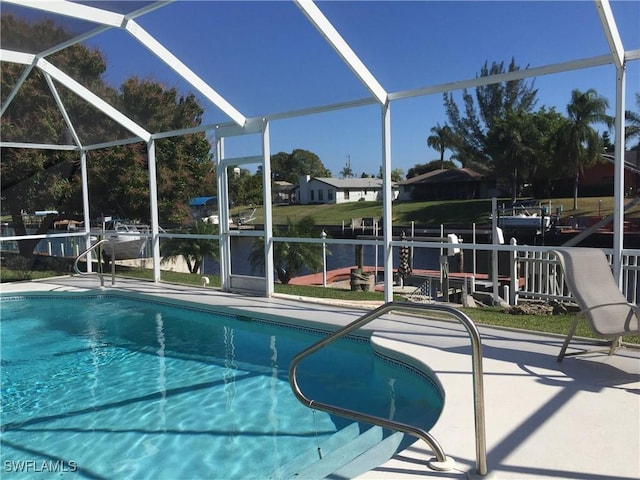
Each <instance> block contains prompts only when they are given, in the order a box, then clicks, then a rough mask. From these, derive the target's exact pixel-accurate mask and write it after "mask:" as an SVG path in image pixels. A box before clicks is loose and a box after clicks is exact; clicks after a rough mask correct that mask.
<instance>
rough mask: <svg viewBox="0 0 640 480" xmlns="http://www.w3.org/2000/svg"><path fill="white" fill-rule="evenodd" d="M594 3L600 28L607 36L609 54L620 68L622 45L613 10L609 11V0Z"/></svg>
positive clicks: (622, 62) (622, 61)
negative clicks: (600, 24)
mask: <svg viewBox="0 0 640 480" xmlns="http://www.w3.org/2000/svg"><path fill="white" fill-rule="evenodd" d="M595 3H596V8H597V9H598V16H599V17H600V22H601V23H602V29H603V30H604V34H605V36H606V37H607V43H608V44H609V50H611V55H612V56H613V59H614V60H615V63H616V67H618V68H620V67H622V65H623V64H624V47H623V45H622V39H621V38H620V33H619V32H618V27H617V25H616V21H615V19H614V17H613V12H612V11H611V5H610V4H609V0H595Z"/></svg>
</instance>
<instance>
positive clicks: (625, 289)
mask: <svg viewBox="0 0 640 480" xmlns="http://www.w3.org/2000/svg"><path fill="white" fill-rule="evenodd" d="M522 248H523V249H518V250H514V251H513V252H512V253H511V268H512V270H511V272H512V273H511V275H510V277H511V285H510V298H509V303H510V304H511V305H514V304H516V303H517V302H518V299H519V298H529V299H541V300H548V299H553V300H558V301H570V300H571V293H570V292H569V291H568V289H567V286H566V284H565V282H564V274H563V272H562V269H561V268H560V264H559V263H558V261H557V260H556V258H555V256H554V255H553V253H551V252H549V251H530V250H526V247H522ZM603 250H604V251H605V253H607V257H608V258H609V261H610V262H611V251H609V250H608V249H603ZM639 258H640V250H623V254H622V293H623V294H624V295H625V296H626V297H627V301H629V302H631V303H638V298H639V297H640V291H639V289H640V284H639V281H638V280H639V276H640V262H639V260H638V259H639ZM521 283H522V284H521Z"/></svg>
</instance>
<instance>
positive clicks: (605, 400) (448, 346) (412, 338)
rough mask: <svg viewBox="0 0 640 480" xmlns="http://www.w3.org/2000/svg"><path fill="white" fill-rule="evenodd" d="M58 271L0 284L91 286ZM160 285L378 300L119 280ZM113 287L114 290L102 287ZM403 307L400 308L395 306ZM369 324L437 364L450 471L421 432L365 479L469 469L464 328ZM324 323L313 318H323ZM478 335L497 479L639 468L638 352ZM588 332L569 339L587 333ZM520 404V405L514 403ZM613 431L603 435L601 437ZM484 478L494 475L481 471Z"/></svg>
mask: <svg viewBox="0 0 640 480" xmlns="http://www.w3.org/2000/svg"><path fill="white" fill-rule="evenodd" d="M89 280H90V281H87V279H85V278H78V277H60V278H56V279H47V280H45V281H37V282H19V284H13V285H10V284H2V285H1V286H0V292H7V291H12V292H20V291H33V290H34V288H35V289H37V290H40V291H58V292H60V291H86V290H96V289H95V286H96V283H97V281H96V279H95V278H93V279H89ZM121 289H123V290H125V291H133V292H140V293H153V294H155V295H160V296H163V297H166V296H171V297H174V298H179V299H184V300H185V301H196V302H197V303H206V304H212V305H221V306H227V307H229V306H232V307H236V308H240V309H243V310H244V309H248V310H251V311H255V312H257V313H260V314H267V315H269V314H270V313H271V314H274V315H277V316H279V317H280V316H290V315H293V314H294V313H295V315H296V316H300V317H301V320H302V321H303V322H304V323H305V324H306V323H307V322H312V323H314V322H317V321H318V320H320V323H321V324H322V325H323V327H322V328H324V326H325V325H329V326H330V328H338V327H339V326H341V325H344V324H346V323H348V322H349V321H353V320H355V319H357V318H358V317H359V316H361V315H362V314H363V313H365V312H366V311H367V310H370V309H371V308H373V307H375V306H377V304H373V305H362V304H358V305H351V306H349V305H344V302H336V303H340V304H339V305H335V304H331V303H330V302H329V303H325V302H308V301H304V300H301V299H296V298H282V297H281V296H278V297H272V298H263V297H247V296H241V295H236V294H227V293H223V292H220V291H216V290H214V289H211V288H207V289H203V288H199V287H186V286H177V285H174V284H166V283H160V284H154V283H151V282H144V281H138V280H130V279H120V278H119V279H118V285H117V286H116V288H115V290H121ZM105 290H107V289H105ZM393 316H394V317H396V314H393ZM393 321H394V323H390V322H389V321H387V320H383V321H378V320H376V321H375V322H374V324H372V325H371V329H367V330H371V331H372V332H373V331H375V333H374V334H373V335H374V341H375V342H376V343H380V344H381V345H383V348H384V349H386V348H392V349H397V350H399V351H400V352H401V353H402V355H406V356H407V357H409V358H415V359H417V361H418V362H420V364H424V365H428V366H429V368H431V369H433V370H434V371H435V372H436V373H437V376H438V378H439V380H440V382H441V383H442V385H443V387H444V390H445V392H446V397H447V400H446V402H445V409H444V411H443V413H442V415H441V417H440V419H439V420H438V423H437V424H436V425H435V427H434V428H433V429H432V430H431V433H432V434H433V436H434V437H435V438H436V439H437V440H438V441H439V442H440V443H441V444H442V446H443V448H444V450H445V452H446V453H447V455H449V456H451V457H452V458H454V460H455V461H456V468H455V470H452V471H449V472H434V471H431V470H428V469H427V468H426V467H425V463H426V461H427V460H428V459H429V458H431V457H432V452H431V451H430V450H429V448H428V447H427V446H426V445H423V444H422V442H421V441H416V442H415V443H413V444H412V445H411V446H410V447H409V448H407V449H405V450H403V451H402V452H399V453H398V454H397V455H396V456H395V457H394V458H392V459H391V460H389V461H388V462H386V463H385V464H383V465H380V466H379V467H377V468H375V469H373V470H370V471H369V472H367V473H365V474H363V475H361V476H360V477H359V478H363V479H378V478H384V479H392V478H406V479H412V478H431V477H434V478H474V477H478V476H477V475H476V474H475V464H476V459H475V441H474V435H473V404H472V382H471V360H470V355H469V350H470V348H469V345H468V338H465V334H464V332H463V331H461V329H462V327H461V326H460V327H458V326H457V325H455V324H454V323H450V322H440V321H439V322H438V324H437V325H423V324H421V323H424V322H421V321H419V320H415V318H412V317H411V315H400V316H398V317H397V318H394V320H393ZM316 325H317V323H316ZM479 330H480V332H481V335H482V337H483V353H484V360H483V365H484V378H485V408H486V413H487V454H488V465H489V476H488V477H490V478H508V479H521V478H522V479H534V478H536V479H540V478H549V479H559V478H580V479H589V480H605V479H609V478H620V479H631V478H638V477H640V464H639V463H638V458H637V451H639V450H640V401H638V396H639V395H640V351H638V350H637V349H622V350H620V352H619V353H618V354H616V355H614V356H611V357H609V356H607V355H602V354H590V355H585V356H581V357H579V358H571V359H566V360H565V361H564V362H562V363H560V364H558V363H556V361H555V356H556V355H557V352H558V351H559V348H560V345H561V343H562V340H563V337H562V336H557V335H556V336H551V335H540V334H534V333H531V332H521V331H509V330H505V329H496V328H491V327H483V326H480V327H479ZM588 343H590V342H586V343H585V341H583V340H577V341H576V342H575V343H572V347H575V346H577V345H580V344H588ZM514 404H515V405H516V406H515V407H514ZM603 439H606V440H603ZM484 478H487V477H484Z"/></svg>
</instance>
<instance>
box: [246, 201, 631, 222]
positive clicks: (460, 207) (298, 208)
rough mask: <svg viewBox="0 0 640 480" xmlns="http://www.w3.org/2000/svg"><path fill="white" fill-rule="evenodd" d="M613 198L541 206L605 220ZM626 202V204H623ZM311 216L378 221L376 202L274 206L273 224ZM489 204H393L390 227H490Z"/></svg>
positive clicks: (564, 215) (318, 219)
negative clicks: (463, 225) (453, 225)
mask: <svg viewBox="0 0 640 480" xmlns="http://www.w3.org/2000/svg"><path fill="white" fill-rule="evenodd" d="M613 201H614V199H613V197H585V198H580V199H578V209H577V210H573V199H572V198H551V199H544V200H541V202H542V203H543V204H544V205H549V203H550V204H551V208H552V211H553V212H555V211H556V207H562V213H561V217H562V218H567V217H572V216H573V217H575V216H598V215H599V216H606V215H609V214H611V213H613ZM627 201H630V200H627ZM503 204H504V205H505V206H508V205H510V204H511V200H510V199H506V198H503V199H499V200H498V206H501V205H503ZM256 215H257V218H256V220H255V223H257V224H261V223H263V221H264V220H263V218H264V217H263V215H264V212H263V208H262V207H259V208H258V210H257V211H256ZM308 215H310V216H312V217H313V218H314V219H315V221H316V224H318V225H341V224H342V222H344V223H345V225H348V224H349V223H350V221H351V219H352V218H363V217H382V204H381V203H380V202H353V203H342V204H338V205H285V206H281V205H277V206H274V207H273V223H274V224H277V225H284V224H286V223H287V217H290V218H292V219H299V218H302V217H304V216H308ZM490 215H491V200H490V199H482V200H456V201H449V202H441V201H433V202H395V203H394V204H393V207H392V216H393V224H394V225H410V224H411V222H412V221H413V222H415V223H416V224H420V225H440V224H471V223H474V222H475V223H477V224H483V223H484V224H488V223H490ZM626 216H627V218H640V205H637V206H635V207H633V208H632V209H630V210H629V211H628V212H627V214H626Z"/></svg>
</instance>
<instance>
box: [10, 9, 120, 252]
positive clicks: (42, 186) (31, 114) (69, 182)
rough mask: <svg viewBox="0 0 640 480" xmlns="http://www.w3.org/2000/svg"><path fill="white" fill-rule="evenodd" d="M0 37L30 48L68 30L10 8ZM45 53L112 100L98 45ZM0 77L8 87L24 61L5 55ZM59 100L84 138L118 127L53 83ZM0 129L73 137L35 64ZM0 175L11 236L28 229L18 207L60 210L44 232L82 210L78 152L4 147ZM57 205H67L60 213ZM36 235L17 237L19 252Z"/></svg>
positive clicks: (33, 136) (21, 137)
mask: <svg viewBox="0 0 640 480" xmlns="http://www.w3.org/2000/svg"><path fill="white" fill-rule="evenodd" d="M0 22H1V26H0V32H1V35H2V36H1V41H2V44H3V45H6V46H10V45H12V44H15V42H16V39H18V43H19V44H20V45H21V48H27V50H28V51H42V50H45V49H46V48H48V47H49V46H50V45H51V44H52V43H59V42H62V41H64V40H67V39H69V38H72V36H73V35H72V34H70V33H68V32H66V31H65V30H64V29H62V28H60V27H57V26H56V25H55V24H54V23H53V22H51V21H44V22H41V23H38V24H34V25H31V24H29V23H27V22H25V21H22V20H18V19H16V18H14V17H13V16H12V15H6V14H4V15H2V17H1V19H0ZM48 60H49V61H50V62H51V63H53V64H54V65H56V66H57V67H58V68H60V69H62V70H64V71H65V72H67V73H68V74H69V75H71V76H73V77H74V78H76V79H78V80H79V81H80V82H81V83H82V84H83V85H85V86H86V87H87V88H89V89H90V90H92V91H93V92H94V93H96V94H97V95H99V96H101V97H102V98H104V99H105V100H107V101H109V102H113V100H114V98H115V96H116V92H115V91H114V90H113V89H110V88H108V87H106V86H105V85H104V84H103V82H102V79H101V77H102V74H103V73H104V72H105V70H106V63H105V62H104V59H103V57H102V55H101V54H100V52H99V51H97V50H90V49H89V48H87V47H86V46H83V45H80V44H76V45H73V46H71V47H69V48H67V49H65V50H63V51H61V52H57V53H54V54H52V55H51V56H50V57H48ZM1 69H2V71H1V75H0V79H1V82H2V86H1V90H2V92H7V93H8V92H9V91H11V90H12V89H13V87H14V85H15V84H16V82H17V80H18V78H19V77H20V75H22V73H23V70H24V67H23V66H21V65H17V64H13V63H10V62H2V64H1ZM58 93H59V95H60V97H61V99H62V101H63V102H64V104H65V110H66V112H67V114H68V115H69V117H70V118H71V119H72V121H74V123H75V124H76V125H75V126H76V132H77V134H78V136H79V137H80V139H81V141H82V142H83V143H85V144H86V143H90V142H92V141H94V140H95V138H97V137H102V138H104V134H105V133H106V132H107V131H111V132H112V133H113V134H114V135H118V134H120V133H121V132H122V129H121V128H119V127H117V126H116V127H113V122H112V123H111V124H107V122H106V119H105V118H104V117H102V116H100V115H96V112H95V110H94V109H92V108H91V107H90V106H89V105H88V104H87V103H86V102H85V101H83V100H81V99H80V98H79V97H77V96H76V95H72V94H71V92H69V91H67V90H66V89H60V88H59V89H58ZM0 121H1V125H2V136H3V140H5V141H17V142H25V141H30V142H33V143H45V144H47V143H51V144H71V143H72V142H71V137H70V134H69V131H68V129H67V126H66V123H65V120H64V118H63V116H62V114H61V113H60V111H59V109H58V107H57V104H56V102H55V100H54V98H53V96H52V94H51V91H50V90H49V87H48V85H47V83H46V81H45V79H44V77H43V76H42V74H41V73H40V72H39V71H38V70H37V69H33V70H32V71H31V72H30V74H29V75H28V76H27V78H26V79H25V81H24V83H23V84H22V86H21V88H20V89H19V90H18V92H17V94H16V96H15V97H14V99H13V101H12V102H11V104H10V105H9V107H8V108H7V110H6V111H5V112H4V113H3V115H2V117H1V119H0ZM0 155H1V158H2V162H1V163H0V170H1V171H0V177H1V189H2V196H3V198H2V204H3V205H2V207H3V211H5V212H8V213H9V214H10V215H11V218H12V226H13V228H14V230H15V233H16V234H17V235H26V233H27V232H26V227H25V224H24V221H23V217H22V212H23V211H27V212H33V211H34V210H42V209H47V210H57V211H59V212H61V213H60V215H47V216H46V217H45V218H44V219H43V220H42V222H41V223H40V226H39V228H38V230H37V231H36V232H35V233H37V234H42V233H46V232H47V230H49V229H50V228H51V227H52V225H53V222H54V221H55V220H56V219H58V218H61V217H63V216H64V217H66V218H74V215H73V213H74V211H77V210H78V209H81V207H79V206H80V205H81V203H78V202H77V201H75V202H74V198H79V191H80V187H79V171H80V162H79V157H78V155H77V154H76V153H73V152H63V151H56V150H28V149H14V148H4V147H3V148H2V151H1V154H0ZM63 212H66V214H65V213H63ZM38 242H39V240H20V241H18V248H19V251H20V254H21V255H22V256H25V257H30V256H31V255H32V254H33V249H34V248H35V246H36V245H37V244H38Z"/></svg>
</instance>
